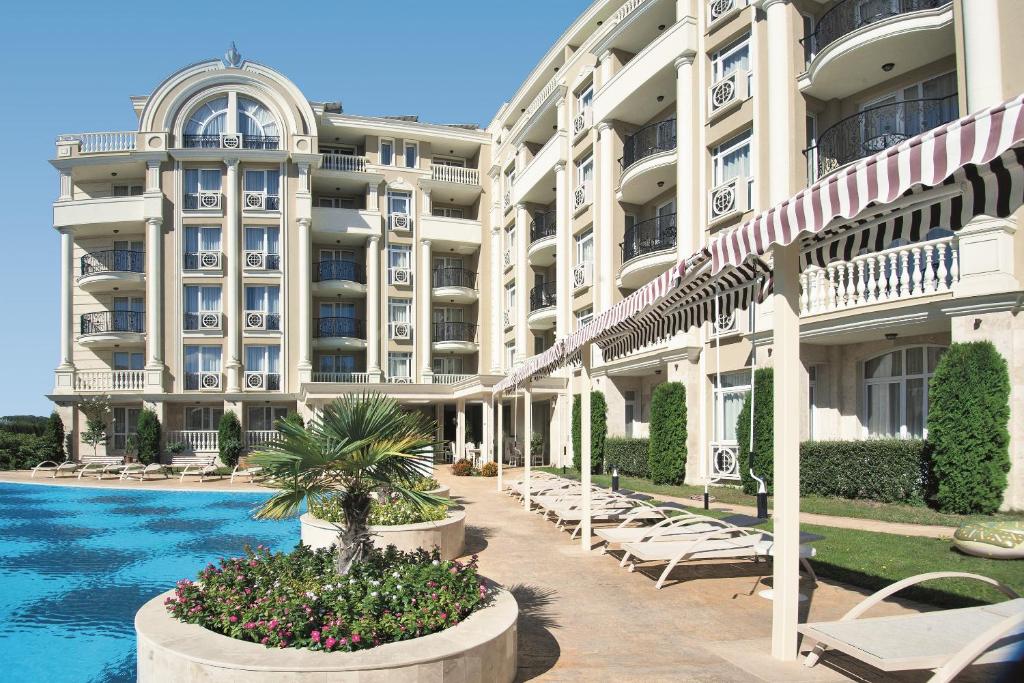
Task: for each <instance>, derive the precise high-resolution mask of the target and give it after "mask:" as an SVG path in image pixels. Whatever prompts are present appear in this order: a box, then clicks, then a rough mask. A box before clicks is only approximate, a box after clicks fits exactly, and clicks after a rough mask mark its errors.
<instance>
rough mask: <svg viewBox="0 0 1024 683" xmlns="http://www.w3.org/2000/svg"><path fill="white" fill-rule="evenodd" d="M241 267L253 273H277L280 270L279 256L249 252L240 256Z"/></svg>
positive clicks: (254, 251)
mask: <svg viewBox="0 0 1024 683" xmlns="http://www.w3.org/2000/svg"><path fill="white" fill-rule="evenodd" d="M242 267H243V268H244V269H245V270H247V271H254V272H278V271H280V270H281V255H280V254H272V253H270V252H267V251H259V250H255V249H254V250H249V251H246V252H243V254H242Z"/></svg>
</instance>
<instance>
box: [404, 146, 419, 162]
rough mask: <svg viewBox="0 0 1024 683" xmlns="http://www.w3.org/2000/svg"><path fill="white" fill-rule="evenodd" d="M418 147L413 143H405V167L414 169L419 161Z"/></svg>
mask: <svg viewBox="0 0 1024 683" xmlns="http://www.w3.org/2000/svg"><path fill="white" fill-rule="evenodd" d="M419 149H420V148H419V145H418V144H416V143H415V142H407V143H405V167H406V168H416V167H417V166H418V163H417V162H418V161H419Z"/></svg>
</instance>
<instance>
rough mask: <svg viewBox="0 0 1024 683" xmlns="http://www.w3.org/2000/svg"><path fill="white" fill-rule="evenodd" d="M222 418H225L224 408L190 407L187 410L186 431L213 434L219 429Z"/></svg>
mask: <svg viewBox="0 0 1024 683" xmlns="http://www.w3.org/2000/svg"><path fill="white" fill-rule="evenodd" d="M222 417H224V409H223V408H213V407H207V408H203V407H200V406H195V407H188V408H185V429H187V430H189V431H202V432H211V431H214V430H216V429H217V426H218V425H219V424H220V419H221V418H222Z"/></svg>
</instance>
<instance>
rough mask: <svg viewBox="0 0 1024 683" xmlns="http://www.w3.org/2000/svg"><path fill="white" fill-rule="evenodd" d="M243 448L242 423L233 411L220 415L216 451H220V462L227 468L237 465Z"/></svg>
mask: <svg viewBox="0 0 1024 683" xmlns="http://www.w3.org/2000/svg"><path fill="white" fill-rule="evenodd" d="M243 447H244V444H243V443H242V423H241V422H239V421H238V416H237V415H235V413H234V411H231V410H229V411H227V412H225V413H224V414H223V415H221V418H220V423H219V424H218V425H217V449H218V450H219V451H220V460H221V462H223V463H224V464H225V465H226V466H228V467H234V466H235V465H237V464H238V458H239V457H241V455H242V448H243Z"/></svg>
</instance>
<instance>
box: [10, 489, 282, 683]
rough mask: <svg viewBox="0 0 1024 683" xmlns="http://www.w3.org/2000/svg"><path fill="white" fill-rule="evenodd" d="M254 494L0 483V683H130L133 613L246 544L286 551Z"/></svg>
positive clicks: (279, 524) (279, 532)
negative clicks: (262, 517)
mask: <svg viewBox="0 0 1024 683" xmlns="http://www.w3.org/2000/svg"><path fill="white" fill-rule="evenodd" d="M266 497H267V495H266V494H259V493H253V494H248V493H208V492H162V491H151V490H150V491H145V490H143V491H133V490H115V489H102V490H100V489H90V488H78V487H59V486H33V485H27V484H0V653H2V655H0V656H2V671H3V673H0V680H3V681H5V682H6V681H45V682H46V683H57V682H58V681H76V682H79V681H89V682H93V681H95V682H99V681H134V680H135V630H134V626H133V620H134V617H135V612H136V611H137V610H138V608H139V607H141V606H142V604H143V603H144V602H146V601H147V600H149V599H150V598H152V597H153V596H155V595H157V594H159V593H162V592H164V591H166V590H168V589H170V588H173V587H174V583H175V582H176V581H177V580H178V579H181V578H184V577H195V575H196V574H197V573H198V572H199V570H200V569H202V568H203V567H204V566H206V564H207V563H209V562H214V561H216V560H217V559H218V558H220V557H222V556H224V555H240V554H241V553H242V549H243V546H245V545H246V544H249V545H252V546H255V545H257V544H260V543H262V544H264V545H267V546H270V547H271V548H273V549H274V550H289V549H290V548H292V547H294V545H295V543H297V542H298V538H299V524H298V522H297V521H296V520H287V521H282V522H271V521H256V520H253V519H251V518H250V512H251V510H252V508H253V507H254V506H255V505H257V504H258V503H259V502H260V501H262V500H264V499H266Z"/></svg>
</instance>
